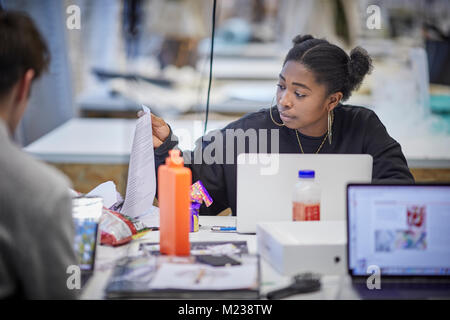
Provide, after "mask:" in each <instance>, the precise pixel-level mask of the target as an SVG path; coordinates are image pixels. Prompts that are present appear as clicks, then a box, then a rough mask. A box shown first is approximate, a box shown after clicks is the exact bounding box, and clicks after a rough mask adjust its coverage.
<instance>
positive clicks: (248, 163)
mask: <svg viewBox="0 0 450 320" xmlns="http://www.w3.org/2000/svg"><path fill="white" fill-rule="evenodd" d="M299 170H314V171H315V175H316V176H315V180H316V181H317V182H318V183H319V184H320V186H321V191H322V192H321V203H320V216H321V220H345V219H346V203H345V194H346V186H347V183H349V182H367V183H368V182H370V181H371V180H372V156H370V155H367V154H345V155H344V154H264V153H259V154H257V153H242V154H240V155H239V156H238V163H237V186H236V189H237V195H236V216H237V217H236V230H237V232H239V233H256V224H257V223H258V222H268V221H292V219H293V217H292V196H293V192H294V186H295V184H296V183H297V181H298V171H299Z"/></svg>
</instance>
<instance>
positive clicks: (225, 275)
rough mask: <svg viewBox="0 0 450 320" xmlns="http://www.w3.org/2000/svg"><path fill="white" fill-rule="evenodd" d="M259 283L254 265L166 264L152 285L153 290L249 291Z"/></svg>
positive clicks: (162, 266)
mask: <svg viewBox="0 0 450 320" xmlns="http://www.w3.org/2000/svg"><path fill="white" fill-rule="evenodd" d="M256 282H257V270H256V268H255V266H254V265H240V266H232V267H212V266H208V265H198V264H196V265H192V264H175V263H164V264H162V265H161V267H160V268H159V269H158V271H157V272H156V274H155V277H154V278H153V281H152V282H151V283H150V287H151V288H152V289H185V290H233V289H248V288H252V287H254V286H255V283H256Z"/></svg>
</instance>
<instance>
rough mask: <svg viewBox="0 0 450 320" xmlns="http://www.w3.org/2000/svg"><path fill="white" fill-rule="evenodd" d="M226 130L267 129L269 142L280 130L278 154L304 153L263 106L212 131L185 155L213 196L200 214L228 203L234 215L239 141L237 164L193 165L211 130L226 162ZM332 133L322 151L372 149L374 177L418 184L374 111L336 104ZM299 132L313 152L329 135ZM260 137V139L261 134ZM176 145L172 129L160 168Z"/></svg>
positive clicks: (159, 152)
mask: <svg viewBox="0 0 450 320" xmlns="http://www.w3.org/2000/svg"><path fill="white" fill-rule="evenodd" d="M272 115H273V118H274V120H275V121H276V122H277V123H282V121H281V119H280V116H279V113H278V111H277V108H276V107H272ZM227 129H243V130H244V131H245V130H248V129H256V130H257V131H256V132H258V129H268V130H267V141H268V142H270V141H271V135H270V130H271V129H279V153H301V151H300V147H299V144H298V141H297V137H296V134H295V130H292V129H289V128H287V127H284V126H283V127H279V126H277V125H276V124H274V123H273V121H272V120H271V118H270V114H269V109H261V110H260V111H258V112H254V113H250V114H247V115H245V116H244V117H242V118H241V119H239V120H236V121H234V122H232V123H230V124H229V125H227V126H226V127H225V128H223V129H221V130H220V131H215V132H212V133H210V134H208V136H209V137H208V136H205V137H202V138H201V139H199V140H198V141H197V142H196V148H195V150H194V151H186V152H184V154H183V157H184V158H185V162H186V159H190V160H191V161H190V163H193V164H186V166H187V167H189V168H190V169H191V170H192V181H193V182H195V181H197V180H201V181H202V182H203V184H204V185H205V187H206V189H207V190H208V192H209V193H210V195H211V197H212V198H213V200H214V203H213V205H212V206H211V207H209V208H206V207H205V206H202V207H201V209H200V212H201V213H202V214H210V215H213V214H218V213H219V212H221V211H222V210H224V209H226V208H228V207H230V208H231V210H232V212H233V215H235V214H236V163H237V161H236V158H237V153H238V152H237V143H235V144H234V145H235V148H234V153H233V156H232V158H233V157H234V161H233V162H232V163H233V164H217V163H213V164H205V163H203V164H195V156H196V155H197V154H198V153H196V151H197V152H198V151H199V150H200V149H199V148H201V147H202V146H203V150H204V151H206V150H205V148H206V147H207V146H208V145H209V144H210V143H212V142H213V141H214V138H210V135H217V134H219V132H220V134H221V135H222V137H223V141H224V143H223V145H224V147H223V159H224V162H225V159H227V158H226V155H227V152H230V150H227V149H226V148H225V146H226V142H225V141H226V138H227V137H226V130H227ZM332 133H333V135H332V137H333V139H332V143H331V145H330V144H329V143H328V140H326V141H325V143H324V144H323V146H322V149H321V150H320V153H342V154H370V155H372V157H373V171H372V181H373V182H380V181H384V182H387V181H390V182H395V181H396V182H403V183H414V178H413V176H412V175H411V172H410V171H409V169H408V166H407V163H406V159H405V156H404V155H403V153H402V150H401V147H400V144H399V143H398V142H397V141H395V140H394V139H393V138H392V137H390V136H389V134H388V133H387V131H386V128H385V127H384V125H383V124H382V123H381V121H380V119H379V118H378V117H377V115H376V114H375V112H373V111H372V110H369V109H367V108H363V107H357V106H349V105H338V106H337V107H336V108H335V109H334V123H333V127H332ZM299 136H300V139H301V143H302V147H303V150H304V152H305V153H315V152H316V151H317V149H318V148H319V146H320V144H321V143H322V141H323V139H324V138H325V135H324V136H322V137H309V136H305V135H302V134H300V133H299ZM257 139H259V136H258V135H257ZM234 142H236V140H235V141H234ZM258 142H259V140H258ZM258 145H259V143H258ZM176 147H177V138H176V137H175V136H174V135H173V134H172V131H171V132H170V136H169V138H167V139H166V141H164V143H163V144H162V145H161V146H160V147H159V148H157V149H155V166H156V169H158V167H159V166H160V165H161V164H163V163H164V161H165V158H166V157H167V156H168V151H169V150H170V149H173V148H176ZM210 149H211V148H210ZM249 151H251V152H252V150H249V145H248V139H247V141H246V144H245V152H249ZM257 152H268V153H270V152H271V146H270V143H269V146H268V149H267V151H266V150H262V151H260V150H259V147H258V150H257ZM213 154H214V153H213ZM188 162H189V160H188ZM188 162H187V163H188Z"/></svg>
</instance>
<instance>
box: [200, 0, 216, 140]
mask: <svg viewBox="0 0 450 320" xmlns="http://www.w3.org/2000/svg"><path fill="white" fill-rule="evenodd" d="M215 29H216V0H214V3H213V12H212V31H211V33H212V34H211V52H210V56H209V81H208V95H207V97H206V116H205V130H204V132H203V134H206V128H207V126H208V115H209V95H210V93H211V82H212V65H213V53H214V33H215Z"/></svg>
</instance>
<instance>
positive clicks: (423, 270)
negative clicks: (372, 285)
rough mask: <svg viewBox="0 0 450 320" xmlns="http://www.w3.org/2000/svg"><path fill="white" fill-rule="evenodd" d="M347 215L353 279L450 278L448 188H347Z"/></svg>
mask: <svg viewBox="0 0 450 320" xmlns="http://www.w3.org/2000/svg"><path fill="white" fill-rule="evenodd" d="M347 210H348V230H347V231H348V267H349V272H350V274H351V275H352V276H367V274H368V273H369V270H370V268H372V266H376V267H378V268H379V270H380V273H381V275H383V276H449V275H450V232H449V230H450V185H356V184H355V185H349V186H348V187H347Z"/></svg>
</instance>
